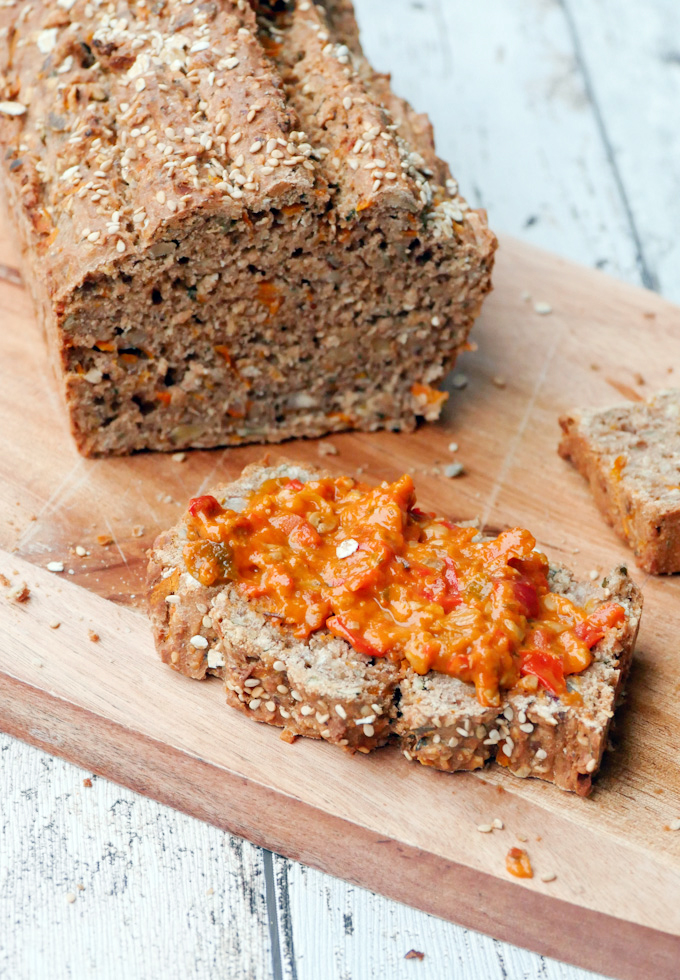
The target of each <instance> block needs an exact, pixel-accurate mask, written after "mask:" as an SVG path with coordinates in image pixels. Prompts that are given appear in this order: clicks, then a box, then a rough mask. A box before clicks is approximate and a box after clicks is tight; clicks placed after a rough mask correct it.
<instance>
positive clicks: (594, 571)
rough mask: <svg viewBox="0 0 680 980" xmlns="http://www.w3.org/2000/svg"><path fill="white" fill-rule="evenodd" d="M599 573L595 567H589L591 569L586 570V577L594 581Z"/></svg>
mask: <svg viewBox="0 0 680 980" xmlns="http://www.w3.org/2000/svg"><path fill="white" fill-rule="evenodd" d="M599 574H600V573H599V572H598V570H597V569H596V568H591V570H590V571H589V572H588V578H589V579H590V581H591V582H594V581H595V579H597V578H598V577H599Z"/></svg>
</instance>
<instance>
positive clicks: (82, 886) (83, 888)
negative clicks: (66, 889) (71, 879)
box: [76, 882, 85, 892]
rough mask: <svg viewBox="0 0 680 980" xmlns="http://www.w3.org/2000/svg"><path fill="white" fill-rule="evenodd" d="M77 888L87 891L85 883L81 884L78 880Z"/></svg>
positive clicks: (80, 890)
mask: <svg viewBox="0 0 680 980" xmlns="http://www.w3.org/2000/svg"><path fill="white" fill-rule="evenodd" d="M76 888H77V889H78V891H79V892H84V891H85V885H83V884H81V883H80V882H78V884H77V885H76Z"/></svg>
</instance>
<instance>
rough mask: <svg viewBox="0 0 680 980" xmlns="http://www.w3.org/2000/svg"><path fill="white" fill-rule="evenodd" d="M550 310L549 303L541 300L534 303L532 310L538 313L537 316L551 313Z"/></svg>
mask: <svg viewBox="0 0 680 980" xmlns="http://www.w3.org/2000/svg"><path fill="white" fill-rule="evenodd" d="M552 311H553V310H552V306H551V305H550V303H543V302H538V303H534V312H535V313H538V314H539V316H548V314H550V313H552Z"/></svg>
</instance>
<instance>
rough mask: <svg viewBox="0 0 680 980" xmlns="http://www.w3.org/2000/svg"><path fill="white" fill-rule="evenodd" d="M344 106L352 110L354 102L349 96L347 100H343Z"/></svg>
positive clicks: (346, 97)
mask: <svg viewBox="0 0 680 980" xmlns="http://www.w3.org/2000/svg"><path fill="white" fill-rule="evenodd" d="M342 104H343V106H344V107H345V109H351V108H352V100H351V99H350V97H349V95H346V96H345V98H344V99H343V100H342Z"/></svg>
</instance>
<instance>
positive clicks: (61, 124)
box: [0, 0, 496, 455]
mask: <svg viewBox="0 0 680 980" xmlns="http://www.w3.org/2000/svg"><path fill="white" fill-rule="evenodd" d="M0 29H1V30H0V69H1V75H2V90H1V92H0V143H1V144H2V147H3V154H2V161H3V162H2V168H3V170H4V186H5V190H6V195H7V198H8V201H9V205H10V210H11V213H12V214H13V216H14V220H15V225H16V228H17V230H18V233H19V238H20V241H21V246H22V251H23V256H24V271H25V277H26V280H27V283H28V285H29V288H30V289H31V292H32V294H33V297H34V299H35V303H36V309H37V312H38V315H39V318H40V320H41V322H42V324H43V326H44V329H45V332H46V333H47V336H48V339H49V343H50V346H51V348H52V352H53V355H54V359H55V365H56V366H57V371H58V374H59V377H60V379H61V383H62V386H63V391H64V394H65V399H66V404H67V407H68V411H69V415H70V421H71V427H72V430H73V434H74V436H75V439H76V442H77V444H78V447H79V449H80V450H81V451H82V452H83V453H85V454H87V455H98V454H110V453H128V452H132V451H135V450H141V449H160V450H176V449H181V448H186V447H210V446H216V445H235V444H240V443H246V442H276V441H280V440H282V439H285V438H288V437H292V436H318V435H321V434H323V433H327V432H331V431H338V430H341V429H348V428H359V429H365V430H373V429H378V428H384V427H387V428H391V429H395V430H409V429H412V428H413V427H414V425H415V423H416V419H417V417H418V416H424V417H425V418H427V419H434V418H436V417H437V416H438V414H439V411H440V409H441V406H442V404H443V401H444V399H445V397H446V396H445V394H443V393H441V392H438V391H436V390H435V389H434V388H433V387H432V386H433V385H435V384H437V383H438V382H439V381H440V380H441V379H442V377H443V376H444V374H445V373H446V372H447V371H448V370H449V368H450V367H451V366H452V365H453V363H454V361H455V358H456V355H457V353H458V352H459V351H460V350H461V348H462V347H463V346H464V345H465V343H466V338H467V335H468V332H469V330H470V328H471V326H472V323H473V321H474V319H475V317H476V316H477V314H478V313H479V310H480V307H481V303H482V300H483V298H484V296H485V294H486V293H487V292H488V290H489V289H490V276H491V269H492V264H493V254H494V250H495V247H496V240H495V238H494V236H493V234H492V233H491V232H490V231H489V230H488V228H487V225H486V219H485V215H484V213H483V212H481V211H476V210H473V209H470V208H469V207H468V206H467V204H466V202H465V201H464V199H463V198H462V197H461V196H460V194H459V193H458V187H457V184H456V182H455V181H454V180H452V179H451V176H450V172H449V170H448V168H447V166H446V165H445V164H444V163H443V162H442V161H441V160H439V159H438V158H437V156H436V155H435V152H434V143H433V138H432V131H431V127H430V124H429V122H428V120H427V118H426V117H425V116H421V115H418V114H416V113H415V112H414V111H413V110H412V109H411V107H410V106H409V105H408V104H407V103H405V102H403V101H402V100H400V99H399V98H397V97H396V96H395V95H394V93H393V92H392V90H391V88H390V85H389V80H388V79H387V78H386V77H385V76H381V75H378V74H376V73H375V72H374V71H373V70H372V68H371V67H370V65H369V64H368V62H367V61H366V59H365V58H364V56H363V54H362V52H361V46H360V43H359V38H358V33H357V29H356V22H355V19H354V15H353V11H352V7H351V4H349V3H347V2H345V0H342V2H337V0H336V2H331V0H328V2H327V3H326V4H325V5H320V4H313V3H310V2H308V0H300V2H297V3H292V2H291V3H286V4H273V3H272V4H271V5H270V4H267V3H257V4H256V3H253V4H252V6H251V5H250V4H249V3H246V2H245V0H222V2H216V0H208V2H202V3H199V2H196V3H194V4H187V3H185V2H183V0H164V2H162V3H152V2H150V0H149V2H147V3H142V4H140V3H137V2H132V0H129V2H127V0H116V2H113V3H105V4H104V3H103V4H97V3H91V2H88V0H74V2H70V0H69V2H62V3H44V2H43V3H36V4H27V5H26V9H25V10H24V9H22V11H21V16H17V10H16V8H15V7H13V6H7V5H5V6H4V8H3V9H1V10H0Z"/></svg>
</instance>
